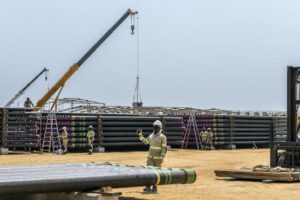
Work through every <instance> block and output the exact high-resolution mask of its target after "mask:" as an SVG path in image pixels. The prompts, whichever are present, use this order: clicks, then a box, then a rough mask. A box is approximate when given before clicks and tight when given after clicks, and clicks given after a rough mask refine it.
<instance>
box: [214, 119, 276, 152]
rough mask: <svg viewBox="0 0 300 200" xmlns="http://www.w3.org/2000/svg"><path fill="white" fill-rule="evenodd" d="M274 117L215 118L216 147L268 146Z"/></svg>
mask: <svg viewBox="0 0 300 200" xmlns="http://www.w3.org/2000/svg"><path fill="white" fill-rule="evenodd" d="M272 126H273V119H272V117H260V116H255V117H253V116H220V115H219V116H218V115H217V116H215V117H214V119H213V131H214V132H215V133H216V134H215V137H214V145H215V146H217V145H231V144H233V145H240V146H242V145H267V144H269V143H270V136H271V133H272V128H273V127H272Z"/></svg>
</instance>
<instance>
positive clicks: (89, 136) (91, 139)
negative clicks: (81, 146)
mask: <svg viewBox="0 0 300 200" xmlns="http://www.w3.org/2000/svg"><path fill="white" fill-rule="evenodd" d="M86 137H87V139H88V148H89V154H93V148H94V145H93V143H94V139H95V132H94V128H93V126H91V125H90V126H89V127H88V132H87V134H86Z"/></svg>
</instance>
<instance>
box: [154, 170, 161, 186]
mask: <svg viewBox="0 0 300 200" xmlns="http://www.w3.org/2000/svg"><path fill="white" fill-rule="evenodd" d="M154 172H155V174H156V183H155V186H157V185H159V183H160V174H159V173H158V172H157V171H156V170H154Z"/></svg>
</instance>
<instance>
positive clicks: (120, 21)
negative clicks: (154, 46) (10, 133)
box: [34, 9, 137, 111]
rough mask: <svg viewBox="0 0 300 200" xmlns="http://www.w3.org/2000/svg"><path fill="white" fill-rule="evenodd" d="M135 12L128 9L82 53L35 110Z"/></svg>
mask: <svg viewBox="0 0 300 200" xmlns="http://www.w3.org/2000/svg"><path fill="white" fill-rule="evenodd" d="M135 14H137V12H134V11H131V10H130V9H128V10H127V11H126V12H125V13H124V15H123V16H122V17H121V18H120V19H119V20H118V21H117V22H116V23H115V24H114V25H113V26H112V27H111V28H110V29H109V30H108V31H107V32H106V33H105V34H104V35H103V36H102V37H101V38H100V39H99V40H98V41H97V42H96V44H94V46H92V48H90V49H89V50H88V52H86V54H84V56H83V57H82V58H81V59H80V60H79V61H78V62H77V63H75V64H73V65H72V66H71V67H70V68H69V70H68V71H67V72H66V73H65V74H64V75H63V76H62V77H61V78H60V79H59V80H58V81H57V82H56V83H55V84H54V86H53V87H52V88H51V89H50V90H49V91H48V92H47V93H46V94H45V95H44V96H43V97H42V98H41V99H40V100H39V101H38V103H37V105H36V106H35V109H34V110H35V111H38V110H39V109H40V108H41V107H43V106H44V105H45V103H46V102H47V101H48V100H49V99H50V98H51V97H52V96H53V95H54V94H55V93H56V92H57V91H58V90H59V89H60V88H61V87H63V86H64V84H65V83H66V82H67V80H68V79H69V78H70V77H71V76H72V75H73V74H74V73H75V72H76V71H77V70H78V69H79V67H80V66H81V65H82V64H83V63H84V62H85V61H86V60H87V59H88V58H89V57H90V56H91V55H92V54H93V53H94V52H95V51H96V50H97V48H98V47H99V46H100V45H101V44H102V43H103V42H104V41H105V40H106V39H107V38H108V37H109V36H110V35H111V34H112V33H113V32H114V31H115V30H116V29H117V28H118V27H119V25H120V24H122V22H123V21H124V20H125V19H126V18H127V17H128V16H129V15H135Z"/></svg>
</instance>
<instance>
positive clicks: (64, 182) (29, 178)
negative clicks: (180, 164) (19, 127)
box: [0, 163, 196, 198]
mask: <svg viewBox="0 0 300 200" xmlns="http://www.w3.org/2000/svg"><path fill="white" fill-rule="evenodd" d="M195 181H196V172H195V171H194V170H192V169H168V168H155V167H145V166H134V165H120V164H117V163H85V164H55V165H33V166H15V167H0V198H1V195H18V194H19V195H20V194H21V195H22V194H34V193H50V192H72V191H89V190H97V189H100V188H103V187H109V186H110V187H113V188H121V187H137V186H145V185H167V184H191V183H194V182H195Z"/></svg>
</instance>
